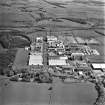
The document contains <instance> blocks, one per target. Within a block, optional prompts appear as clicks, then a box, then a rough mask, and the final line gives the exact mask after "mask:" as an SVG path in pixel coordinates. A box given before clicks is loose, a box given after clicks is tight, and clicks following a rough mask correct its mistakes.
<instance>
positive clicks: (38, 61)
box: [29, 54, 43, 65]
mask: <svg viewBox="0 0 105 105" xmlns="http://www.w3.org/2000/svg"><path fill="white" fill-rule="evenodd" d="M42 63H43V58H42V55H41V54H33V55H30V58H29V65H43V64H42Z"/></svg>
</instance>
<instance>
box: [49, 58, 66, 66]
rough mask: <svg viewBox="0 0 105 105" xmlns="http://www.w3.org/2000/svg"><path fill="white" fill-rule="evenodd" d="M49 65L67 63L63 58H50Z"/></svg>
mask: <svg viewBox="0 0 105 105" xmlns="http://www.w3.org/2000/svg"><path fill="white" fill-rule="evenodd" d="M49 65H67V63H66V60H65V59H50V60H49Z"/></svg>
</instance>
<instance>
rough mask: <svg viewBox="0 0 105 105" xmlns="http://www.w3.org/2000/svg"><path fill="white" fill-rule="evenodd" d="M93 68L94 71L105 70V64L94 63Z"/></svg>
mask: <svg viewBox="0 0 105 105" xmlns="http://www.w3.org/2000/svg"><path fill="white" fill-rule="evenodd" d="M92 67H93V68H94V69H105V63H93V64H92Z"/></svg>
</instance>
